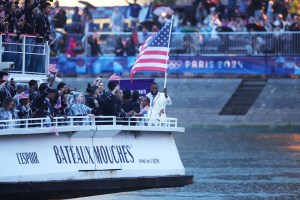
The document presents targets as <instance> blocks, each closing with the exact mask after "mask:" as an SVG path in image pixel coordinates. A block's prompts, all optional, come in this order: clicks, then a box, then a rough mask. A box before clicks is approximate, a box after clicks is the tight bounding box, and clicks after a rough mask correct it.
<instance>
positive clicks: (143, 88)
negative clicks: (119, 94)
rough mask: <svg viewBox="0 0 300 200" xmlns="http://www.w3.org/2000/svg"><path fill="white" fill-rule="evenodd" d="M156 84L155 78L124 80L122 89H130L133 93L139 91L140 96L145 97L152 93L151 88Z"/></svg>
mask: <svg viewBox="0 0 300 200" xmlns="http://www.w3.org/2000/svg"><path fill="white" fill-rule="evenodd" d="M153 82H154V78H141V79H132V81H131V80H130V79H124V80H122V79H121V81H120V87H121V88H122V89H129V90H130V91H131V93H132V91H134V90H137V91H139V94H140V96H145V95H146V94H147V93H149V92H150V86H151V84H152V83H153Z"/></svg>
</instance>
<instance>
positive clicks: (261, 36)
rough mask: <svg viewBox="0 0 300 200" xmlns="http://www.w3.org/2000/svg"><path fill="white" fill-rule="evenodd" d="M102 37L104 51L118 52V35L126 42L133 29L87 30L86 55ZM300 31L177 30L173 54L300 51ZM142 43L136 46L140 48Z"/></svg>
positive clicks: (141, 38)
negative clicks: (90, 42) (92, 38)
mask: <svg viewBox="0 0 300 200" xmlns="http://www.w3.org/2000/svg"><path fill="white" fill-rule="evenodd" d="M151 34H154V33H143V32H138V33H137V37H138V39H139V42H140V43H141V42H143V41H145V40H146V39H147V37H148V36H149V35H151ZM95 35H97V37H98V38H99V45H100V46H101V49H102V51H103V53H104V55H114V48H115V45H116V39H117V38H118V37H121V38H122V40H123V41H124V43H126V40H128V39H129V38H130V37H131V35H132V33H128V32H119V33H115V32H97V33H94V32H93V33H87V34H86V35H85V37H84V38H83V39H82V42H83V44H84V48H85V52H86V55H89V52H90V49H89V48H90V47H89V45H88V42H87V39H88V38H89V37H90V36H95ZM299 47H300V33H299V32H280V33H279V32H214V33H212V32H193V33H182V32H173V33H172V40H171V46H170V48H171V56H172V55H173V56H176V55H184V56H186V55H191V56H197V55H203V56H206V55H207V56H209V55H214V56H228V55H237V56H266V55H270V56H272V55H274V56H278V55H300V48H299ZM137 48H138V47H136V49H137Z"/></svg>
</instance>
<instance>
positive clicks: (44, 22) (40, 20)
mask: <svg viewBox="0 0 300 200" xmlns="http://www.w3.org/2000/svg"><path fill="white" fill-rule="evenodd" d="M36 33H38V34H39V35H40V37H42V38H37V39H36V42H37V43H44V42H45V41H48V40H49V37H50V23H49V20H48V17H47V16H46V15H45V14H44V13H43V12H42V13H40V14H39V15H37V17H36Z"/></svg>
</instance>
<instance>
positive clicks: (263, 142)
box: [80, 129, 300, 200]
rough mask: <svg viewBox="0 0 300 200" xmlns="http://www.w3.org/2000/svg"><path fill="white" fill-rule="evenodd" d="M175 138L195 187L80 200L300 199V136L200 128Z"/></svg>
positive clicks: (177, 135) (127, 193)
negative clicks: (192, 176) (193, 178)
mask: <svg viewBox="0 0 300 200" xmlns="http://www.w3.org/2000/svg"><path fill="white" fill-rule="evenodd" d="M175 140H176V144H177V146H178V149H179V152H180V155H181V158H182V161H183V164H184V166H185V167H186V170H187V173H189V174H193V175H194V176H195V180H194V181H195V183H194V184H193V185H189V186H186V187H183V188H166V189H153V190H144V191H138V192H126V193H120V194H111V195H103V196H96V197H88V198H80V199H84V200H86V199H89V200H91V199H104V200H108V199H109V200H112V199H116V200H118V199H122V200H124V199H126V200H127V199H128V200H129V199H131V200H132V199H134V200H135V199H162V200H167V199H168V200H169V199H172V200H179V199H280V200H281V199H300V134H296V133H278V132H277V133H261V132H259V131H256V132H255V133H251V131H250V132H249V131H248V130H247V131H243V130H239V131H236V130H235V131H230V130H226V131H222V130H217V131H205V130H195V129H194V130H187V133H186V134H176V135H175Z"/></svg>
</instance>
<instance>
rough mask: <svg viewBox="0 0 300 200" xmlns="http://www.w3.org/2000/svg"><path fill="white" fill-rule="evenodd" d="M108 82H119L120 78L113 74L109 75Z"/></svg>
mask: <svg viewBox="0 0 300 200" xmlns="http://www.w3.org/2000/svg"><path fill="white" fill-rule="evenodd" d="M108 80H110V81H119V80H121V76H117V75H116V73H114V74H113V75H111V76H110V77H109V78H108Z"/></svg>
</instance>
